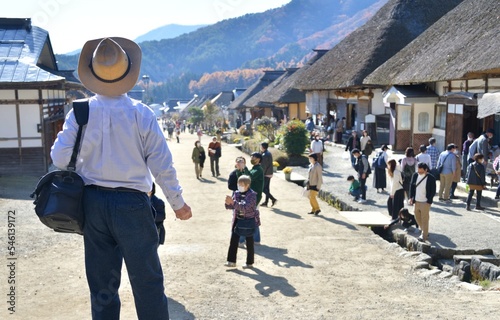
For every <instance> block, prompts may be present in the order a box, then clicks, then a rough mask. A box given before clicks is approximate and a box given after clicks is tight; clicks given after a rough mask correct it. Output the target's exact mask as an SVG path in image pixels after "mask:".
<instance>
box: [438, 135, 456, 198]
mask: <svg viewBox="0 0 500 320" xmlns="http://www.w3.org/2000/svg"><path fill="white" fill-rule="evenodd" d="M456 148H457V147H456V146H455V145H454V144H453V143H450V144H449V145H448V146H447V147H446V151H443V152H441V154H440V155H439V159H438V162H437V168H438V170H440V172H439V181H440V183H439V192H438V195H439V200H444V201H450V190H451V184H452V182H453V174H454V173H455V171H456V170H457V164H456V157H455V153H454V152H455V149H456ZM443 192H444V194H443Z"/></svg>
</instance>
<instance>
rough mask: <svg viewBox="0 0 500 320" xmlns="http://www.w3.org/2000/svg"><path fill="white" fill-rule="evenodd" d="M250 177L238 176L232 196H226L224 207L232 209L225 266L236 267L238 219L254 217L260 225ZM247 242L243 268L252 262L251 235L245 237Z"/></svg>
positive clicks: (252, 245)
mask: <svg viewBox="0 0 500 320" xmlns="http://www.w3.org/2000/svg"><path fill="white" fill-rule="evenodd" d="M250 181H251V180H250V177H249V176H246V175H242V176H241V177H239V178H238V190H236V191H235V192H234V193H233V195H232V196H226V201H225V206H226V209H233V221H232V222H231V240H230V243H229V249H228V252H227V262H226V263H225V264H224V265H225V266H226V267H236V256H237V253H238V240H239V238H240V235H239V234H238V233H236V231H235V228H236V225H237V221H238V219H255V227H258V226H259V225H260V216H259V211H258V210H257V202H256V199H257V194H256V193H255V191H253V190H252V189H251V188H250ZM245 240H246V244H247V258H246V264H244V265H243V268H244V269H245V268H252V267H253V264H254V239H253V236H246V237H245Z"/></svg>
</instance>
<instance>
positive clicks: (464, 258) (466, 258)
mask: <svg viewBox="0 0 500 320" xmlns="http://www.w3.org/2000/svg"><path fill="white" fill-rule="evenodd" d="M472 257H475V258H478V259H479V260H481V262H489V263H491V264H494V265H496V266H500V258H498V257H497V256H495V255H476V254H474V255H454V256H453V261H454V262H455V265H458V264H459V263H460V261H466V262H468V263H470V262H471V260H472Z"/></svg>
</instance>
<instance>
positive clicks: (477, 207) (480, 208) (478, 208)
mask: <svg viewBox="0 0 500 320" xmlns="http://www.w3.org/2000/svg"><path fill="white" fill-rule="evenodd" d="M474 209H476V210H485V209H486V208H485V207H481V206H476V207H475V208H474Z"/></svg>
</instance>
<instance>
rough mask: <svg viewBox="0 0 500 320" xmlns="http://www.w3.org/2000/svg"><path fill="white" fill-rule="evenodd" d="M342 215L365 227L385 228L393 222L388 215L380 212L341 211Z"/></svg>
mask: <svg viewBox="0 0 500 320" xmlns="http://www.w3.org/2000/svg"><path fill="white" fill-rule="evenodd" d="M340 215H342V216H343V217H344V218H346V219H347V220H349V221H351V222H352V223H354V224H357V225H359V226H364V227H383V226H385V225H387V224H389V223H390V222H391V219H390V217H389V216H388V215H387V214H383V213H381V212H378V211H341V212H340Z"/></svg>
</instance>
